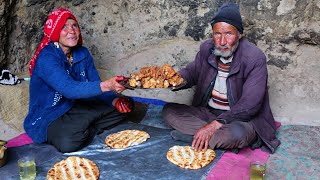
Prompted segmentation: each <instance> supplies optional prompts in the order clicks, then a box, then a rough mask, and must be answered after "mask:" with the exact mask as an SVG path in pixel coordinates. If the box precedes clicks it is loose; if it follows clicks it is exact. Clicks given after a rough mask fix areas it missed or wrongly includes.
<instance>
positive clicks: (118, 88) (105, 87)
mask: <svg viewBox="0 0 320 180" xmlns="http://www.w3.org/2000/svg"><path fill="white" fill-rule="evenodd" d="M124 79H125V77H124V76H116V77H113V78H110V79H108V80H106V81H103V82H101V83H100V87H101V90H102V92H107V91H114V92H116V93H121V92H122V91H124V90H125V89H126V88H125V87H124V86H123V85H122V84H120V83H119V82H120V81H122V80H124Z"/></svg>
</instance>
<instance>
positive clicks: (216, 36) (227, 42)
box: [212, 22, 241, 57]
mask: <svg viewBox="0 0 320 180" xmlns="http://www.w3.org/2000/svg"><path fill="white" fill-rule="evenodd" d="M212 30H213V42H214V46H215V49H214V53H215V55H217V56H222V57H230V56H232V54H233V53H234V51H235V50H236V49H237V47H238V44H239V39H240V38H241V35H240V33H239V32H238V30H237V28H235V27H234V26H232V25H231V24H228V23H225V22H218V23H216V24H214V25H213V28H212Z"/></svg>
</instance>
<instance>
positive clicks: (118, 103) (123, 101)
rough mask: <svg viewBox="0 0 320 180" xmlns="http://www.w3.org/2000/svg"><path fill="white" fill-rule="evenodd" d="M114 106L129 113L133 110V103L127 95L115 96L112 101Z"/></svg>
mask: <svg viewBox="0 0 320 180" xmlns="http://www.w3.org/2000/svg"><path fill="white" fill-rule="evenodd" d="M112 104H113V106H114V107H116V109H117V110H118V111H119V112H120V113H128V112H131V109H132V105H131V104H130V102H129V99H128V98H126V97H119V98H115V99H114V100H113V102H112Z"/></svg>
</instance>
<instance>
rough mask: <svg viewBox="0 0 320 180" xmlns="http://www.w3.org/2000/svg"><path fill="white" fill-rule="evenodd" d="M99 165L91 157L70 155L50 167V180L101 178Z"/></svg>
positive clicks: (48, 175)
mask: <svg viewBox="0 0 320 180" xmlns="http://www.w3.org/2000/svg"><path fill="white" fill-rule="evenodd" d="M99 175H100V172H99V169H98V166H97V165H96V164H95V163H94V162H92V161H90V160H89V159H86V158H82V157H78V156H70V157H68V158H66V159H63V160H61V161H59V162H57V163H56V164H55V165H54V166H52V167H51V169H49V171H48V174H47V179H48V180H56V179H59V180H70V179H72V180H75V179H86V180H97V179H99Z"/></svg>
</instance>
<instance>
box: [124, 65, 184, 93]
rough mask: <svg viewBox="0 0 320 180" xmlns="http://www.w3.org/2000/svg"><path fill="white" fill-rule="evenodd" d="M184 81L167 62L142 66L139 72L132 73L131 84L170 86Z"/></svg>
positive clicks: (148, 86)
mask: <svg viewBox="0 0 320 180" xmlns="http://www.w3.org/2000/svg"><path fill="white" fill-rule="evenodd" d="M183 81H184V80H183V78H182V77H181V76H180V75H179V74H178V73H177V72H176V71H175V70H174V69H173V68H172V66H171V65H169V64H165V65H163V66H162V67H158V66H147V67H142V68H141V69H140V71H139V73H131V74H130V79H129V85H130V86H131V87H138V88H168V87H170V86H174V87H175V86H179V85H180V84H181V83H183Z"/></svg>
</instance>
